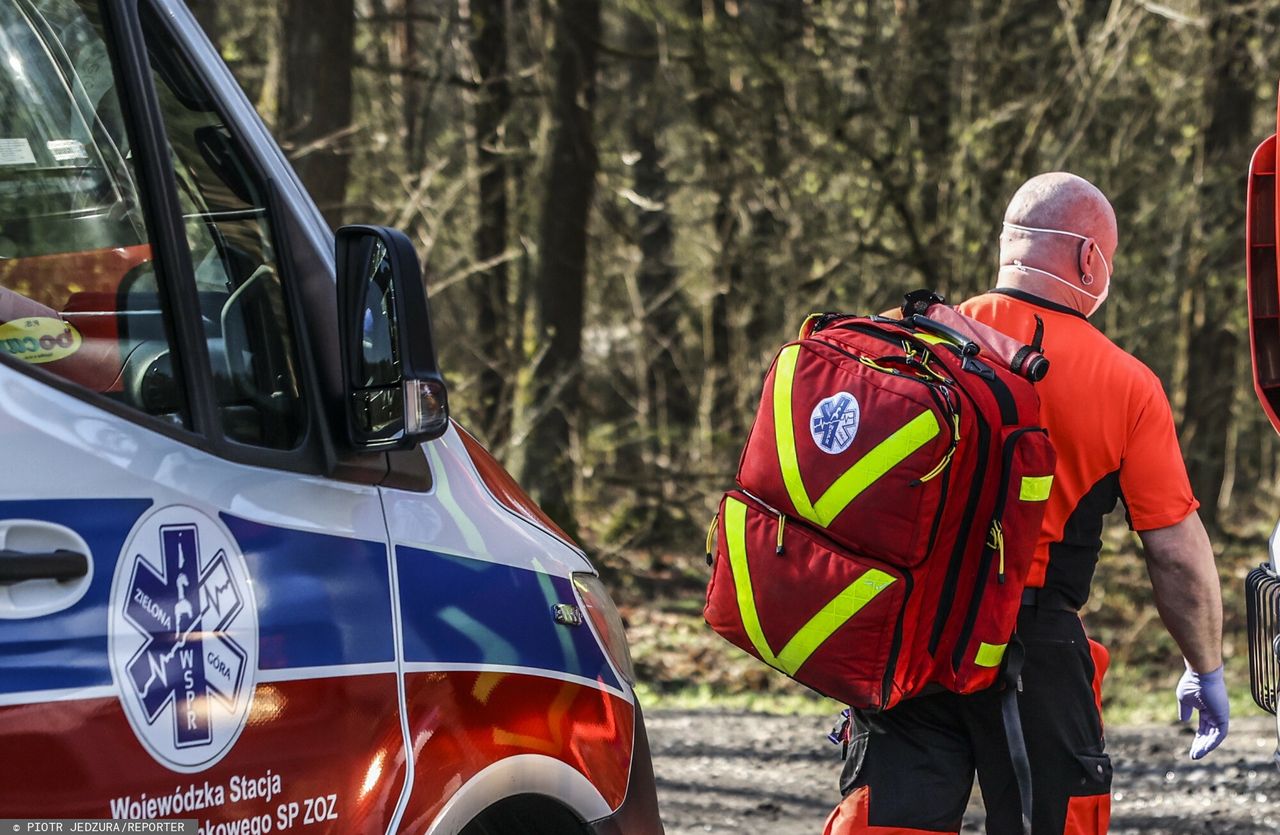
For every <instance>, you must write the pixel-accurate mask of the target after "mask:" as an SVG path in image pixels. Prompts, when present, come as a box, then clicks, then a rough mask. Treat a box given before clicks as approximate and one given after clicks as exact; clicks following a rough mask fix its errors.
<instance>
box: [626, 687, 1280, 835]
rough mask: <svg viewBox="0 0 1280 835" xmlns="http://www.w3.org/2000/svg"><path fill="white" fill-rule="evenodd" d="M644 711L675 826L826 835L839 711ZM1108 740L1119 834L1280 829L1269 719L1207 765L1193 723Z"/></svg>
mask: <svg viewBox="0 0 1280 835" xmlns="http://www.w3.org/2000/svg"><path fill="white" fill-rule="evenodd" d="M645 720H646V724H647V726H648V730H649V738H650V742H651V744H652V746H653V755H654V768H655V769H656V771H657V777H658V797H659V801H660V802H661V807H662V817H663V820H664V822H665V824H666V830H667V833H668V835H694V834H695V833H697V834H698V835H703V833H739V834H740V835H754V833H761V835H802V833H803V835H817V834H818V833H820V832H821V831H822V824H823V821H824V820H825V819H826V817H827V814H828V813H829V812H830V811H831V809H832V808H833V807H834V806H835V804H836V802H837V801H838V800H839V793H838V791H837V790H836V779H837V776H838V774H839V770H840V762H839V753H838V750H837V749H836V747H835V746H833V745H831V744H830V743H828V742H827V741H826V738H825V737H826V734H827V732H828V731H829V730H830V726H831V725H832V724H833V722H834V717H832V721H828V720H827V719H824V718H819V717H813V716H800V717H790V716H766V715H761V714H751V713H730V712H722V711H670V710H655V711H646V714H645ZM1107 740H1108V746H1109V748H1110V751H1111V756H1112V759H1113V761H1114V764H1115V775H1116V776H1115V782H1114V805H1113V808H1112V819H1111V820H1112V825H1111V832H1112V833H1115V835H1129V833H1139V832H1142V833H1145V832H1169V833H1180V835H1181V834H1183V833H1185V834H1186V835H1190V833H1197V835H1204V834H1205V833H1213V834H1214V835H1225V834H1226V833H1230V835H1241V833H1262V832H1277V831H1280V771H1277V769H1276V767H1275V766H1274V765H1273V764H1272V753H1273V752H1274V750H1275V747H1276V737H1275V720H1274V719H1272V718H1271V717H1269V716H1265V715H1261V714H1258V715H1251V716H1246V717H1241V718H1238V719H1236V720H1235V721H1233V722H1232V725H1231V734H1230V736H1229V737H1228V738H1227V740H1226V742H1225V743H1223V745H1222V747H1221V748H1219V749H1218V750H1217V751H1216V752H1214V753H1213V754H1211V755H1210V756H1209V757H1207V758H1206V759H1204V760H1201V761H1200V762H1199V763H1192V762H1191V760H1190V759H1188V758H1187V754H1186V750H1187V747H1188V746H1189V745H1190V742H1191V731H1190V730H1189V729H1185V728H1180V727H1176V726H1173V725H1165V726H1145V727H1128V728H1113V729H1110V730H1109V732H1108V734H1107ZM981 821H982V813H981V804H980V801H979V800H978V799H977V798H975V800H974V802H973V803H972V804H971V806H970V813H969V814H968V815H967V816H966V819H965V829H964V832H965V833H980V832H982V831H983V829H982V823H981Z"/></svg>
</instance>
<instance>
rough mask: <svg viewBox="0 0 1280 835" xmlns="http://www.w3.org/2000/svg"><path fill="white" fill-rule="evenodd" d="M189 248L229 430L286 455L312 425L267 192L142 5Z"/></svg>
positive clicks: (218, 395) (213, 371)
mask: <svg viewBox="0 0 1280 835" xmlns="http://www.w3.org/2000/svg"><path fill="white" fill-rule="evenodd" d="M140 11H141V12H142V21H143V26H144V29H145V30H146V35H147V49H148V55H149V58H150V61H151V69H152V76H153V79H154V82H155V88H156V94H157V97H158V100H159V104H160V110H161V114H162V116H163V119H164V127H165V132H166V134H167V136H168V139H169V148H170V154H171V157H172V161H173V167H174V173H175V175H176V180H177V185H178V199H179V202H180V203H181V206H182V211H183V216H184V217H183V220H184V226H185V229H186V236H187V244H188V247H189V248H190V251H191V258H192V262H193V264H192V266H193V268H194V272H195V279H196V291H197V295H198V297H199V301H200V308H201V312H202V314H203V315H202V317H201V318H202V320H203V323H204V337H205V341H206V344H207V345H208V349H209V362H210V372H211V374H212V377H213V381H214V393H215V396H216V399H217V406H218V411H219V416H220V419H221V423H222V431H223V433H224V434H225V435H226V437H228V438H230V439H232V440H234V441H238V442H240V443H244V444H251V445H254V446H259V447H267V448H271V449H280V450H288V449H293V448H295V447H297V446H298V444H299V443H300V442H301V441H302V438H303V434H304V432H305V428H306V423H305V420H306V413H305V408H304V404H303V398H302V392H301V389H300V386H301V382H300V378H301V374H300V370H299V366H298V355H297V344H296V341H295V338H294V328H293V324H292V322H291V321H290V317H289V313H288V308H287V305H286V297H285V287H284V282H283V277H282V275H281V271H280V266H279V261H278V258H277V254H276V251H275V243H274V242H275V237H274V235H273V230H272V227H271V218H270V214H269V211H268V203H267V189H266V187H265V184H264V183H263V182H262V181H261V179H260V177H259V175H258V174H257V172H256V170H255V168H254V166H253V164H252V161H251V160H250V158H249V156H248V154H247V153H246V152H245V151H244V150H243V148H242V147H241V145H240V143H239V142H238V140H237V139H236V137H235V135H234V134H233V133H232V132H231V130H230V129H229V127H228V126H227V125H226V123H225V122H224V121H223V118H222V116H221V115H220V113H219V112H218V109H217V107H216V105H215V102H214V98H213V96H212V95H211V94H210V92H209V90H208V88H207V87H206V86H205V84H204V82H203V81H202V80H201V79H200V78H199V76H198V75H197V74H196V73H195V72H194V71H193V70H192V68H191V66H190V65H189V64H188V63H187V62H186V60H185V59H184V58H183V56H182V53H181V51H180V50H179V49H178V48H177V46H176V45H175V44H172V43H171V42H169V40H168V38H167V37H166V35H165V33H164V30H163V28H162V27H161V26H160V25H159V24H158V22H157V21H155V20H154V18H153V17H152V13H151V11H150V7H149V6H147V5H143V6H142V7H141V8H140Z"/></svg>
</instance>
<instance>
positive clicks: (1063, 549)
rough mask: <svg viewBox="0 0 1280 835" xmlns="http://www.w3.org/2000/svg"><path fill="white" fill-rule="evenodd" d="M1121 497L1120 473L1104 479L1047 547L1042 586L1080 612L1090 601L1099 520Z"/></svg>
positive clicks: (1098, 545)
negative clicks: (1047, 559)
mask: <svg viewBox="0 0 1280 835" xmlns="http://www.w3.org/2000/svg"><path fill="white" fill-rule="evenodd" d="M1119 498H1120V471H1119V470H1117V471H1115V472H1112V473H1108V474H1107V475H1105V476H1103V477H1102V479H1101V480H1099V481H1098V483H1097V484H1095V485H1093V487H1091V488H1089V492H1088V493H1085V494H1084V496H1083V497H1081V499H1080V502H1079V503H1078V504H1077V505H1076V509H1075V510H1074V511H1072V513H1071V516H1070V517H1069V518H1068V519H1067V524H1066V525H1065V526H1063V528H1062V539H1061V540H1059V541H1058V542H1055V543H1053V544H1052V545H1050V546H1049V564H1048V565H1047V566H1046V567H1045V574H1044V587H1045V588H1046V589H1051V590H1052V591H1054V592H1056V593H1058V594H1060V595H1062V597H1063V598H1065V599H1066V601H1067V602H1068V603H1069V604H1070V605H1072V606H1074V607H1075V608H1077V609H1079V608H1080V607H1082V606H1084V604H1085V601H1086V600H1088V599H1089V586H1090V585H1091V584H1092V583H1093V571H1094V569H1095V568H1097V566H1098V553H1099V552H1100V551H1101V550H1102V520H1103V517H1105V516H1106V515H1107V514H1108V513H1110V512H1111V511H1113V510H1115V507H1116V501H1117V500H1118V499H1119Z"/></svg>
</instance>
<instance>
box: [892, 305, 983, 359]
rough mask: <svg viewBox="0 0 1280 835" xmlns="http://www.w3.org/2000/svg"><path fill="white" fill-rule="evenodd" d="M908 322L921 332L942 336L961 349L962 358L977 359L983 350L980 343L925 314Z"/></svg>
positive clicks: (918, 314)
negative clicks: (979, 352) (979, 345)
mask: <svg viewBox="0 0 1280 835" xmlns="http://www.w3.org/2000/svg"><path fill="white" fill-rule="evenodd" d="M907 322H908V324H911V325H915V326H916V327H917V328H919V329H920V330H924V331H929V332H930V333H932V334H934V335H936V336H940V337H942V338H943V339H945V340H947V341H948V342H950V343H952V344H953V345H955V346H956V347H957V348H959V349H960V356H962V357H976V356H977V355H978V351H979V350H981V349H980V348H979V347H978V343H976V342H974V341H973V340H972V339H970V338H969V337H967V336H965V335H964V334H962V333H960V331H958V330H956V329H954V328H951V327H948V326H947V325H944V324H942V323H941V322H939V321H937V320H935V319H930V318H929V317H928V316H925V315H924V314H921V313H913V314H912V315H911V316H909V317H908V318H907Z"/></svg>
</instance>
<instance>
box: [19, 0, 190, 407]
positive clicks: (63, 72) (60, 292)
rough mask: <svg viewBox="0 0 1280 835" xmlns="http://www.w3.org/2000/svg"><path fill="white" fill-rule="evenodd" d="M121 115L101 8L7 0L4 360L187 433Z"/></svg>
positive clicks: (67, 1)
mask: <svg viewBox="0 0 1280 835" xmlns="http://www.w3.org/2000/svg"><path fill="white" fill-rule="evenodd" d="M120 114H121V107H120V102H119V99H118V98H117V94H116V84H115V78H114V76H113V74H112V68H111V58H110V55H109V54H108V51H107V44H106V41H105V39H104V35H103V31H102V21H101V18H100V15H99V12H98V6H97V4H96V3H93V2H87V0H86V1H85V2H77V1H76V0H11V2H4V3H0V352H3V353H4V354H7V355H8V356H9V357H11V358H13V359H16V360H19V361H21V362H23V363H29V364H31V365H33V366H39V367H40V368H43V369H45V370H46V371H49V372H52V373H54V374H57V375H59V376H61V377H64V378H65V379H67V380H70V381H72V382H74V383H76V384H77V385H79V386H82V387H84V388H86V389H89V390H92V391H95V392H98V393H100V394H103V395H105V396H107V397H109V398H111V399H113V400H115V401H117V402H119V403H122V404H125V405H127V406H130V407H132V408H135V409H138V410H140V411H142V412H145V413H148V414H151V415H155V416H158V417H161V418H163V419H165V420H167V421H171V422H173V423H176V424H180V425H186V423H187V420H186V416H185V409H184V406H183V397H182V388H181V386H180V384H179V381H178V379H177V367H176V363H174V362H173V360H172V357H171V350H172V346H171V344H170V341H169V334H170V333H172V326H171V324H170V317H169V310H168V306H167V303H166V299H165V296H164V294H163V293H161V292H160V290H161V287H160V286H159V284H158V282H157V278H156V275H155V273H154V270H153V266H152V260H151V259H152V253H151V246H150V240H151V238H150V237H149V235H148V232H147V224H146V221H145V220H144V216H143V212H142V210H141V207H140V203H139V198H138V193H137V192H138V189H137V186H136V182H137V180H136V172H135V170H134V165H133V162H132V160H131V158H130V152H129V141H128V136H127V134H126V133H125V131H124V129H123V127H122V126H123V119H122V118H121V115H120ZM137 286H146V287H147V288H149V290H148V291H147V292H146V293H143V294H136V295H135V294H131V293H130V291H129V288H131V287H137Z"/></svg>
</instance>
